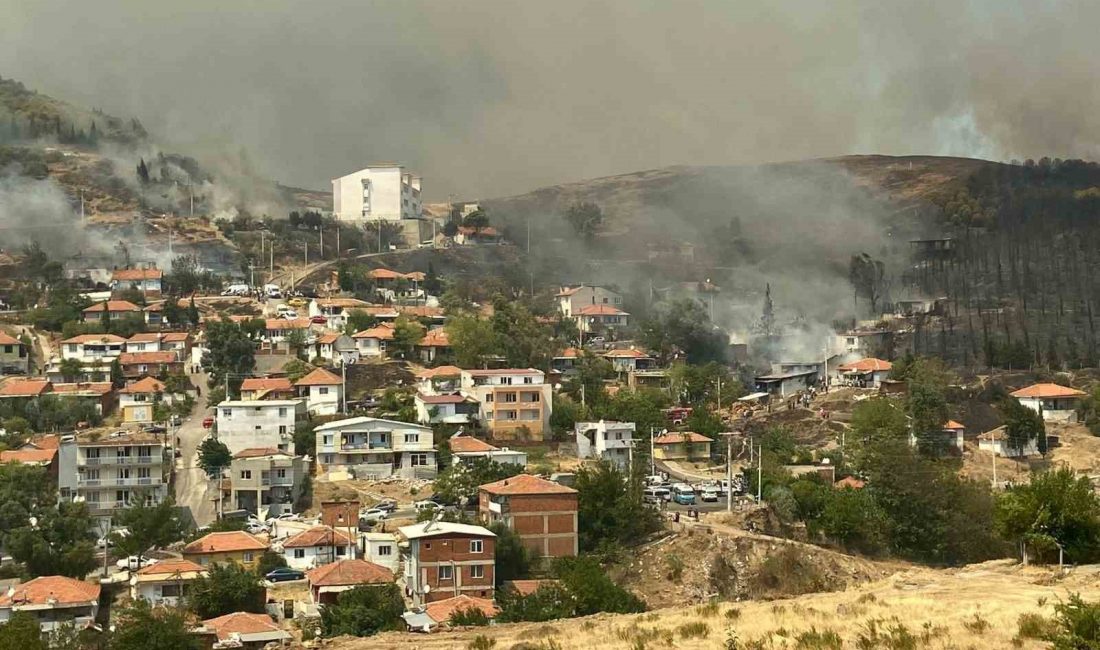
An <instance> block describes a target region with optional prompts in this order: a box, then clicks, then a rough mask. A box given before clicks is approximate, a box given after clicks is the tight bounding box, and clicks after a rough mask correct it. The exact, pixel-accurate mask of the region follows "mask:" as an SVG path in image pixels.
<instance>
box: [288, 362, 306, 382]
mask: <svg viewBox="0 0 1100 650" xmlns="http://www.w3.org/2000/svg"><path fill="white" fill-rule="evenodd" d="M283 372H285V373H286V378H287V379H289V380H290V381H291V383H294V382H296V381H298V380H299V379H301V378H302V377H305V376H306V375H308V374H309V373H311V372H313V365H311V364H309V363H307V362H305V361H302V360H301V359H291V360H290V361H287V362H286V363H284V364H283Z"/></svg>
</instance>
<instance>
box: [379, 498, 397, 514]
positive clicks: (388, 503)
mask: <svg viewBox="0 0 1100 650" xmlns="http://www.w3.org/2000/svg"><path fill="white" fill-rule="evenodd" d="M374 507H375V508H378V509H379V510H385V511H386V512H393V511H394V510H397V501H396V500H394V499H382V500H381V501H379V502H378V503H376V504H374Z"/></svg>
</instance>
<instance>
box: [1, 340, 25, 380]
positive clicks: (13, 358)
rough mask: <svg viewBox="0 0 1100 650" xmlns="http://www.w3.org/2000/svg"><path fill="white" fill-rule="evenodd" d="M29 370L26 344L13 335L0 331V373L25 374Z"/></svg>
mask: <svg viewBox="0 0 1100 650" xmlns="http://www.w3.org/2000/svg"><path fill="white" fill-rule="evenodd" d="M30 371H31V355H30V351H29V350H28V349H27V346H26V345H25V344H24V343H23V342H22V341H20V340H19V339H17V338H15V337H14V336H12V335H10V334H8V333H6V332H0V375H25V374H27V373H29V372H30Z"/></svg>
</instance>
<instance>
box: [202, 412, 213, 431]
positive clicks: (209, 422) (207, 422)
mask: <svg viewBox="0 0 1100 650" xmlns="http://www.w3.org/2000/svg"><path fill="white" fill-rule="evenodd" d="M212 426H214V416H213V415H208V416H206V417H204V418H203V419H202V428H203V429H209V428H210V427H212Z"/></svg>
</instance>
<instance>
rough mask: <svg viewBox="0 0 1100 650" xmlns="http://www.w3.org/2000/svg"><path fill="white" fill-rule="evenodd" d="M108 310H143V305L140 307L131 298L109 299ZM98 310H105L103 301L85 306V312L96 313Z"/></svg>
mask: <svg viewBox="0 0 1100 650" xmlns="http://www.w3.org/2000/svg"><path fill="white" fill-rule="evenodd" d="M107 310H108V311H111V312H116V311H141V307H138V306H137V305H135V304H134V303H132V302H130V301H129V300H108V301H107ZM97 311H103V303H102V302H97V303H96V304H94V305H92V306H91V307H86V308H84V313H85V314H87V313H94V312H97Z"/></svg>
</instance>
